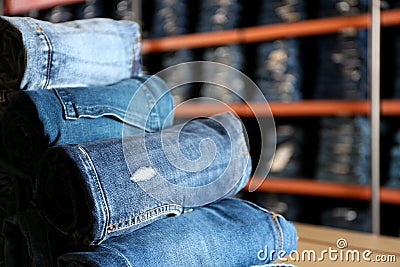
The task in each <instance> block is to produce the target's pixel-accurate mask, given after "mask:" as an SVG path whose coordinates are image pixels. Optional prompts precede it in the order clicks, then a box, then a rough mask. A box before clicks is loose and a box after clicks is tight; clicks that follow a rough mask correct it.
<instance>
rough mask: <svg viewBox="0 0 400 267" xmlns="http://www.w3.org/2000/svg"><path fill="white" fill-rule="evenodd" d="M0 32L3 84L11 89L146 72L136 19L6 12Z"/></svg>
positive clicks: (107, 80)
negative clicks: (58, 19)
mask: <svg viewBox="0 0 400 267" xmlns="http://www.w3.org/2000/svg"><path fill="white" fill-rule="evenodd" d="M0 33H1V35H2V42H3V43H2V45H1V46H0V47H1V51H0V85H1V87H2V88H5V89H8V90H19V89H22V90H37V89H50V88H59V87H76V86H96V85H107V84H112V83H116V82H119V81H121V80H124V79H127V78H130V77H133V76H138V75H140V74H141V66H140V43H141V42H140V29H139V25H138V24H137V23H135V22H133V21H114V20H111V19H105V18H96V19H87V20H76V21H71V22H64V23H51V22H46V21H40V20H36V19H33V18H28V17H4V16H3V17H0Z"/></svg>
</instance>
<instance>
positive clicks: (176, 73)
mask: <svg viewBox="0 0 400 267" xmlns="http://www.w3.org/2000/svg"><path fill="white" fill-rule="evenodd" d="M193 60H194V56H193V52H192V51H191V50H178V51H173V52H167V53H163V54H162V55H161V66H162V68H163V69H166V68H168V67H171V66H174V65H177V64H180V63H184V62H190V61H193ZM193 78H194V75H193V72H192V69H191V68H190V67H188V66H180V67H179V68H173V71H171V75H168V77H164V80H165V82H166V83H167V84H181V83H182V82H183V81H191V80H192V79H193ZM171 94H172V95H173V97H174V103H175V105H176V104H179V103H182V102H184V101H186V100H188V99H189V98H191V97H192V95H193V89H192V85H191V84H184V85H180V86H178V87H175V88H171Z"/></svg>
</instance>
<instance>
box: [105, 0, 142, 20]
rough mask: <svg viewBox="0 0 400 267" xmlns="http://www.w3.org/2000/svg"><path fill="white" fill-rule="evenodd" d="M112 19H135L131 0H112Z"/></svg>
mask: <svg viewBox="0 0 400 267" xmlns="http://www.w3.org/2000/svg"><path fill="white" fill-rule="evenodd" d="M111 2H112V10H113V12H112V15H111V17H112V18H113V19H118V20H120V19H123V20H136V19H137V17H138V16H137V15H136V13H135V10H133V7H132V3H133V1H132V0H112V1H111Z"/></svg>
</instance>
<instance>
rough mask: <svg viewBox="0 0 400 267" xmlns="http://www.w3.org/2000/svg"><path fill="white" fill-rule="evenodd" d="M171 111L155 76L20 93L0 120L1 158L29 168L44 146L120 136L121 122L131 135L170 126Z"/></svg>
mask: <svg viewBox="0 0 400 267" xmlns="http://www.w3.org/2000/svg"><path fill="white" fill-rule="evenodd" d="M149 77H153V78H149ZM131 100H132V102H131ZM128 108H129V110H128ZM172 110H173V100H172V96H171V95H170V94H169V91H168V88H167V85H166V84H165V83H164V81H162V80H161V79H159V78H157V77H156V76H143V77H137V78H133V79H128V80H124V81H121V82H119V83H116V84H113V85H109V86H98V87H78V88H57V89H50V90H34V91H20V92H18V93H16V94H15V95H13V96H12V97H11V99H10V103H9V104H8V106H7V109H6V111H5V114H4V118H3V120H2V121H1V122H0V128H1V138H2V146H3V149H2V150H3V151H2V152H1V154H2V158H3V160H5V161H6V162H8V163H10V164H11V165H13V166H15V167H23V168H31V167H33V166H34V165H35V163H37V161H38V160H39V159H40V156H41V155H42V153H43V152H44V150H45V149H46V148H47V147H48V146H54V145H60V144H70V143H73V144H75V143H84V142H90V141H95V140H100V139H106V138H115V137H121V136H122V128H123V125H124V123H125V124H126V125H127V126H128V125H129V127H130V128H131V130H132V133H139V132H142V131H144V130H145V131H158V130H160V129H161V128H162V127H163V126H170V125H172ZM170 115H171V116H170ZM164 124H165V125H164Z"/></svg>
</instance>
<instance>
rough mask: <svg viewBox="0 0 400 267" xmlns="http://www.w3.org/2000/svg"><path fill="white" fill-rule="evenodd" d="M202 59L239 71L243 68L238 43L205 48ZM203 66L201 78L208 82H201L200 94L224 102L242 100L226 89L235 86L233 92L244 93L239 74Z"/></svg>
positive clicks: (242, 59)
mask: <svg viewBox="0 0 400 267" xmlns="http://www.w3.org/2000/svg"><path fill="white" fill-rule="evenodd" d="M203 59H204V60H206V61H212V62H217V63H222V64H225V65H228V66H230V67H233V68H235V69H237V70H239V71H242V70H243V68H244V57H243V52H242V47H241V46H240V45H227V46H220V47H215V48H207V49H206V50H205V51H204V53H203ZM205 67H206V68H204V69H203V70H202V71H203V75H204V76H203V80H204V81H207V82H208V83H203V85H202V87H201V92H200V95H201V96H203V97H209V98H213V99H217V100H220V101H223V102H225V103H227V102H240V101H242V99H241V98H240V97H239V95H237V94H235V93H233V92H231V91H230V90H228V89H229V88H230V89H232V88H235V92H238V93H240V95H245V93H244V92H245V90H246V88H245V86H244V82H243V81H242V80H241V77H240V76H237V75H235V73H233V72H227V71H221V70H220V71H216V70H215V69H214V68H210V67H209V65H206V66H205ZM225 87H226V88H228V89H226V88H225Z"/></svg>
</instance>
